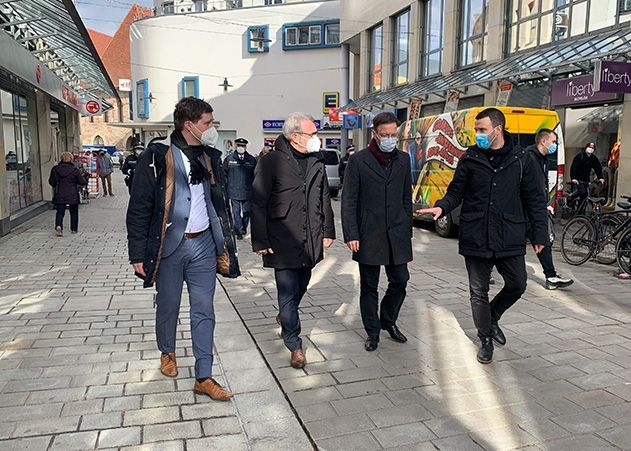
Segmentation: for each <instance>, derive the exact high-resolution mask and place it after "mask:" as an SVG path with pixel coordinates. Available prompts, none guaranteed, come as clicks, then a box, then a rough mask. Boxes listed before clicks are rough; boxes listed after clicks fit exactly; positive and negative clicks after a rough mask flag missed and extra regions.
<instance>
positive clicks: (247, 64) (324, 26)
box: [130, 0, 341, 154]
mask: <svg viewBox="0 0 631 451" xmlns="http://www.w3.org/2000/svg"><path fill="white" fill-rule="evenodd" d="M339 14H340V2H339V0H331V1H314V2H295V3H289V4H279V5H273V6H260V7H252V8H246V7H243V8H237V9H230V10H223V11H212V12H205V13H199V14H177V15H170V16H159V17H153V18H147V19H143V20H141V21H139V22H136V23H134V24H133V25H132V27H131V61H132V88H133V90H134V94H133V97H134V105H133V112H134V121H133V124H130V126H133V127H134V128H135V129H136V130H137V131H140V133H141V135H142V139H143V140H144V141H145V142H148V141H149V140H150V139H151V138H153V137H155V136H159V135H165V134H166V133H168V131H169V130H170V129H172V121H173V117H172V115H173V109H174V106H175V104H176V103H177V101H178V100H179V99H180V98H182V97H184V96H195V97H200V98H203V99H205V100H208V101H209V102H210V103H211V105H212V106H213V108H214V110H215V114H214V116H215V118H216V120H217V121H218V127H217V128H218V131H219V135H220V141H219V147H220V148H221V149H222V150H224V151H227V150H228V148H229V145H230V143H231V142H234V140H235V138H237V137H243V138H246V139H248V140H249V142H250V151H251V152H252V153H254V154H257V153H258V152H259V150H260V149H261V148H262V147H263V145H264V143H266V142H267V143H270V142H272V143H273V141H274V139H275V138H276V137H277V136H278V134H279V133H280V132H281V130H282V124H283V119H284V118H285V117H286V116H287V115H288V114H289V113H291V112H293V111H303V112H305V113H308V114H310V115H312V116H313V117H314V119H317V120H320V124H321V133H320V137H321V138H322V145H323V146H336V145H339V139H340V129H339V127H338V128H335V125H333V126H329V123H328V121H327V120H326V119H327V118H326V117H324V116H325V113H324V111H325V110H326V111H327V113H328V109H327V108H325V102H329V103H330V105H329V106H331V107H335V106H336V105H337V104H336V102H337V98H338V97H339V86H340V80H341V75H340V63H341V60H340V44H339ZM329 103H327V104H329Z"/></svg>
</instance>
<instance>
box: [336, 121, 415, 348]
mask: <svg viewBox="0 0 631 451" xmlns="http://www.w3.org/2000/svg"><path fill="white" fill-rule="evenodd" d="M397 124H398V122H397V118H396V117H395V116H394V115H393V114H392V113H380V114H378V115H377V116H375V119H374V120H373V139H372V140H371V141H370V144H369V146H368V148H367V149H364V150H362V151H360V152H358V153H357V154H356V155H353V156H352V157H351V158H350V159H349V162H348V167H347V168H346V175H345V181H344V190H343V192H342V226H343V229H344V241H345V242H346V244H347V245H348V247H349V249H350V250H351V251H352V252H353V260H355V261H357V262H358V263H359V274H360V284H361V294H360V309H361V315H362V321H363V323H364V328H365V329H366V333H367V334H368V338H367V340H366V343H365V349H366V350H367V351H374V350H375V349H377V346H378V344H379V333H380V331H381V330H382V329H383V330H386V331H388V333H389V334H390V336H391V337H392V338H393V339H394V340H395V341H398V342H400V343H404V342H406V341H407V338H406V337H405V335H403V334H402V333H401V331H400V330H399V328H398V327H397V324H396V321H397V319H398V317H399V311H400V310H401V306H402V305H403V301H404V299H405V295H406V287H407V282H408V280H409V278H410V275H409V272H408V267H407V264H408V262H410V261H412V185H411V180H410V159H409V157H408V156H407V155H406V154H404V153H402V152H401V151H399V150H398V149H397V148H396V144H397ZM381 266H385V270H386V275H387V276H388V289H387V291H386V293H385V296H384V297H383V299H382V300H381V309H380V312H379V311H378V310H379V299H378V285H379V273H380V271H381Z"/></svg>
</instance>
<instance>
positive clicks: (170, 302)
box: [156, 230, 217, 379]
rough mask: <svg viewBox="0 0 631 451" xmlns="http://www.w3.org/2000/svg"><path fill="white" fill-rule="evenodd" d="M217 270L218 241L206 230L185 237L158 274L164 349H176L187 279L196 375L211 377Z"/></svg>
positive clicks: (159, 331) (160, 344)
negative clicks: (181, 304) (194, 235)
mask: <svg viewBox="0 0 631 451" xmlns="http://www.w3.org/2000/svg"><path fill="white" fill-rule="evenodd" d="M216 270H217V255H216V250H215V242H214V241H213V236H212V233H211V232H210V230H207V231H205V232H204V233H202V234H201V235H199V236H197V237H195V238H190V239H184V240H182V242H181V243H180V245H179V246H178V248H177V249H176V250H175V252H173V254H171V255H169V256H168V257H167V258H164V259H162V261H161V262H160V267H159V268H158V275H157V277H156V290H157V295H156V306H157V311H156V338H157V342H158V349H160V351H162V352H175V337H176V330H177V323H178V316H179V314H180V302H181V300H182V286H183V283H184V282H186V286H187V288H188V293H189V303H190V306H191V308H190V321H191V340H192V341H193V355H194V356H195V377H196V378H197V379H203V378H207V377H212V366H213V335H214V332H215V310H214V305H213V301H214V297H215V284H216V279H215V276H216Z"/></svg>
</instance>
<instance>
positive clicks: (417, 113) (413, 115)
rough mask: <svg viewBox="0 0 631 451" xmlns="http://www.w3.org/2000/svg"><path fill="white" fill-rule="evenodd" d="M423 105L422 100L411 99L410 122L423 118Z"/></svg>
mask: <svg viewBox="0 0 631 451" xmlns="http://www.w3.org/2000/svg"><path fill="white" fill-rule="evenodd" d="M422 105H423V100H422V99H411V100H410V109H409V111H410V113H409V115H408V120H410V121H411V120H414V119H418V118H420V117H421V106H422Z"/></svg>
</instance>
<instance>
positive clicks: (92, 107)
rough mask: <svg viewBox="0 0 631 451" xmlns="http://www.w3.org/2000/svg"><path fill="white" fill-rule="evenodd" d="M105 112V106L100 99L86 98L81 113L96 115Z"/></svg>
mask: <svg viewBox="0 0 631 451" xmlns="http://www.w3.org/2000/svg"><path fill="white" fill-rule="evenodd" d="M102 112H103V106H102V105H101V102H99V101H98V100H86V101H85V102H84V103H83V108H82V109H81V114H82V115H83V116H96V115H98V114H101V113H102Z"/></svg>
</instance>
